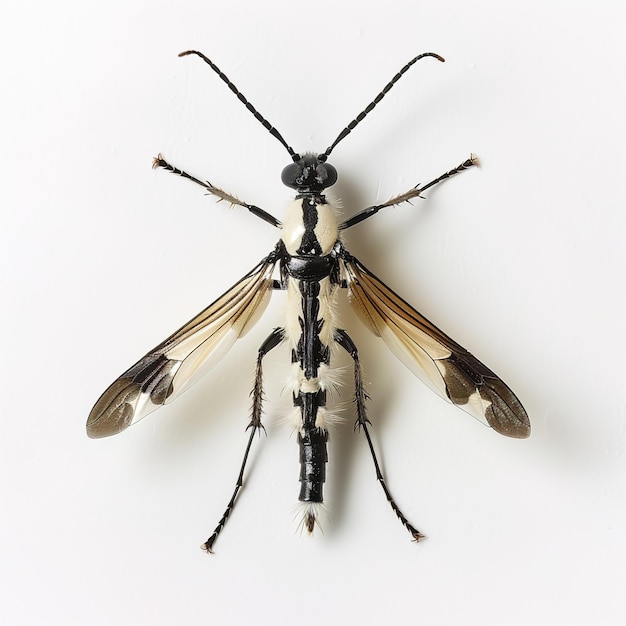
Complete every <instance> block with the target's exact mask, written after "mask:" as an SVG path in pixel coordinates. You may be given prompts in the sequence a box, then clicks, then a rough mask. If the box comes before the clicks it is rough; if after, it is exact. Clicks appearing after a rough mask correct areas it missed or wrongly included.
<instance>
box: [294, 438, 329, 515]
mask: <svg viewBox="0 0 626 626" xmlns="http://www.w3.org/2000/svg"><path fill="white" fill-rule="evenodd" d="M327 442H328V431H327V430H325V429H323V428H315V429H313V430H310V431H308V432H305V433H298V445H299V446H300V496H299V498H298V500H300V502H317V503H321V502H323V501H324V493H323V489H324V482H325V481H326V463H327V461H328V449H327V446H326V444H327Z"/></svg>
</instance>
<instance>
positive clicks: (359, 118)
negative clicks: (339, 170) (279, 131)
mask: <svg viewBox="0 0 626 626" xmlns="http://www.w3.org/2000/svg"><path fill="white" fill-rule="evenodd" d="M424 57H434V58H435V59H437V60H438V61H441V62H442V63H444V62H445V59H444V58H443V57H442V56H439V55H438V54H435V53H434V52H424V53H423V54H418V55H417V56H416V57H415V58H414V59H411V60H410V61H409V62H408V63H407V64H406V65H405V66H404V67H403V68H402V69H401V70H400V71H399V72H398V73H397V74H396V75H395V76H394V77H393V78H392V79H391V80H390V81H389V82H388V83H387V84H386V85H385V87H384V88H383V90H382V91H381V92H380V93H379V94H378V95H377V96H376V97H375V98H374V99H373V100H372V101H371V102H370V103H369V104H368V105H367V106H366V107H365V109H364V110H363V111H361V112H360V113H359V114H358V115H357V116H356V118H354V119H353V120H352V121H351V122H350V123H349V124H348V125H347V126H346V127H345V128H344V129H343V130H342V131H341V132H340V133H339V136H338V137H337V139H335V141H333V143H332V144H331V145H330V146H329V147H328V148H326V151H325V152H323V153H322V154H320V155H319V156H318V157H317V158H318V159H319V160H320V161H322V162H323V161H326V159H327V158H328V156H329V155H330V153H331V152H332V151H333V150H334V149H335V146H336V145H337V144H338V143H339V142H340V141H341V140H342V139H345V138H346V137H347V136H348V135H349V134H350V133H351V132H352V131H353V130H354V128H355V127H356V126H357V125H358V124H360V123H361V122H362V121H363V120H364V119H365V116H366V115H367V114H368V113H370V112H371V111H372V110H373V109H374V107H375V106H376V105H377V104H378V103H379V102H380V101H381V100H382V99H383V98H384V97H385V96H386V95H387V92H388V91H389V90H390V89H391V88H392V87H393V86H394V85H395V84H396V83H397V82H398V81H399V80H400V78H402V76H403V74H405V73H406V72H407V71H408V70H409V68H410V67H411V66H412V65H413V64H414V63H416V62H417V61H419V60H420V59H423V58H424Z"/></svg>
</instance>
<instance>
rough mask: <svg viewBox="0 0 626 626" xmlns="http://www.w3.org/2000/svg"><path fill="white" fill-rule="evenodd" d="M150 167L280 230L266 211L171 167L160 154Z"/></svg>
mask: <svg viewBox="0 0 626 626" xmlns="http://www.w3.org/2000/svg"><path fill="white" fill-rule="evenodd" d="M152 167H153V168H155V169H156V168H157V167H162V168H163V169H165V170H167V171H168V172H172V174H178V175H179V176H182V177H183V178H186V179H187V180H190V181H191V182H193V183H196V185H200V187H204V189H206V191H207V193H208V194H209V195H212V196H215V197H216V198H217V199H218V202H219V201H220V200H225V201H226V202H228V203H229V204H231V205H236V206H240V207H243V208H244V209H248V211H250V213H252V215H254V216H256V217H259V218H261V219H262V220H263V221H265V222H268V224H271V225H272V226H276V227H277V228H280V226H281V225H282V224H281V222H280V220H277V219H276V218H275V217H274V216H273V215H271V214H270V213H268V212H267V211H264V210H263V209H261V208H259V207H258V206H255V205H254V204H248V203H247V202H243V201H242V200H239V198H237V197H236V196H233V195H231V194H229V193H227V192H225V191H224V190H222V189H220V188H219V187H216V186H215V185H212V184H211V183H210V182H209V181H201V180H200V179H199V178H196V177H195V176H192V175H191V174H188V173H187V172H185V171H184V170H181V169H179V168H177V167H174V166H173V165H170V164H169V163H168V162H167V161H166V160H165V159H164V158H163V157H162V156H161V155H160V154H159V155H158V156H156V157H155V158H154V159H152Z"/></svg>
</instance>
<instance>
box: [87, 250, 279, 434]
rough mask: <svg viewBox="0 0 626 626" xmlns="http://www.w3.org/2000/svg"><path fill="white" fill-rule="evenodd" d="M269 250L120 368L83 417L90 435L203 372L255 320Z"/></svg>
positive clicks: (131, 417)
mask: <svg viewBox="0 0 626 626" xmlns="http://www.w3.org/2000/svg"><path fill="white" fill-rule="evenodd" d="M275 264H276V258H275V256H274V255H273V254H271V255H270V256H268V257H267V258H266V259H264V260H263V261H261V263H259V264H258V265H257V266H256V267H255V268H254V269H253V270H252V271H251V272H250V273H249V274H247V275H246V276H244V277H243V278H242V279H241V280H240V281H239V282H238V283H237V284H236V285H234V286H233V287H231V289H229V290H228V291H227V292H226V293H225V294H224V295H223V296H221V297H220V298H218V299H217V300H216V301H215V302H213V304H211V305H209V306H208V307H207V308H206V309H204V311H202V313H200V314H199V315H198V316H196V317H195V318H194V319H192V320H191V321H190V322H188V323H187V324H185V325H184V326H183V327H182V328H181V329H179V330H177V331H176V332H175V333H174V334H173V335H172V336H171V337H169V338H168V339H166V340H165V341H164V342H163V343H162V344H161V345H159V346H157V347H156V348H154V350H151V351H150V352H148V354H146V356H144V357H143V358H142V359H140V360H139V362H137V363H136V364H135V365H133V366H132V367H131V368H130V369H129V370H127V371H126V372H124V373H123V374H122V375H121V376H120V377H119V378H118V379H117V380H116V381H115V382H114V383H113V384H112V385H111V386H110V387H109V388H108V389H107V390H106V391H105V392H104V393H103V394H102V395H101V396H100V399H99V400H98V401H97V402H96V404H95V406H94V407H93V409H92V410H91V413H90V414H89V418H88V419H87V434H88V435H89V436H90V437H93V438H99V437H108V436H109V435H115V434H117V433H119V432H121V431H122V430H124V429H125V428H128V426H130V425H131V424H134V423H135V422H137V421H138V420H140V419H141V418H142V417H145V416H146V415H147V414H148V413H151V412H152V411H154V410H155V409H157V408H158V407H159V406H161V405H162V404H165V403H166V402H171V401H172V400H173V399H174V398H176V397H177V396H178V395H179V394H181V393H182V392H183V391H185V390H186V389H188V388H189V387H190V386H191V385H192V384H193V383H194V382H196V381H197V380H198V379H199V378H200V377H201V376H203V375H204V374H206V373H207V372H208V371H209V370H210V369H211V368H212V367H213V366H214V365H215V364H216V363H217V362H218V361H219V360H220V359H221V358H222V357H223V356H224V355H225V354H226V352H227V351H228V350H229V349H230V348H231V347H232V345H233V344H234V343H235V341H236V340H237V339H238V338H239V337H242V336H243V335H244V334H245V333H246V332H247V331H248V330H250V328H252V326H253V325H254V324H255V323H256V321H257V320H258V318H259V317H260V315H261V314H262V313H263V311H264V310H265V307H266V306H267V304H268V301H269V296H270V294H271V291H272V287H273V280H272V272H273V270H274V266H275Z"/></svg>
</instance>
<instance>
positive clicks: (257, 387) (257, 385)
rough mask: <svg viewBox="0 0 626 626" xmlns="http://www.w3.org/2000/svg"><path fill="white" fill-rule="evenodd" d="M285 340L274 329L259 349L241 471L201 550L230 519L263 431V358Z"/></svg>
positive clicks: (209, 545) (210, 547)
mask: <svg viewBox="0 0 626 626" xmlns="http://www.w3.org/2000/svg"><path fill="white" fill-rule="evenodd" d="M284 338H285V331H284V329H282V328H275V329H274V330H273V331H272V334H271V335H270V336H269V337H268V338H267V339H266V340H265V341H264V342H263V344H262V345H261V347H260V348H259V354H258V357H257V362H256V372H255V376H254V388H253V390H252V394H251V395H252V415H251V417H250V424H248V429H251V431H250V438H249V439H248V444H247V445H246V451H245V452H244V455H243V461H242V463H241V469H240V470H239V476H238V477H237V482H236V484H235V491H234V492H233V495H232V497H231V499H230V501H229V502H228V505H227V506H226V510H225V511H224V515H222V517H221V519H220V521H219V522H218V524H217V526H216V527H215V530H214V531H213V534H212V535H211V536H210V537H209V538H208V539H207V540H206V541H205V542H204V543H203V544H202V548H203V549H204V550H206V551H207V552H213V544H214V543H215V540H216V539H217V537H218V536H219V534H220V533H221V532H222V529H223V528H224V525H225V524H226V520H227V519H228V518H229V517H230V514H231V513H232V510H233V507H234V506H235V500H236V499H237V494H238V493H239V490H240V489H241V487H242V486H243V473H244V471H245V469H246V463H247V461H248V454H249V453H250V448H251V447H252V440H253V439H254V435H255V433H256V432H257V431H258V430H259V429H261V428H263V430H265V428H264V426H263V424H262V423H261V414H262V410H263V407H262V405H263V369H262V361H263V357H264V356H265V355H266V354H267V353H268V352H269V351H270V350H272V349H274V348H275V347H276V346H278V345H279V344H280V343H281V342H282V341H283V339H284Z"/></svg>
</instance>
